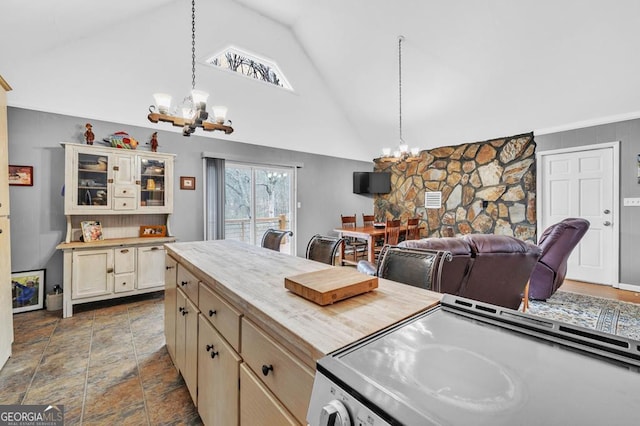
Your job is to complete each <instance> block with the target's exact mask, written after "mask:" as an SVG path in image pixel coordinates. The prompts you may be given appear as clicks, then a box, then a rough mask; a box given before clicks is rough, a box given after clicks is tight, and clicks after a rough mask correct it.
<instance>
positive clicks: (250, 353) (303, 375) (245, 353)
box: [242, 318, 314, 423]
mask: <svg viewBox="0 0 640 426" xmlns="http://www.w3.org/2000/svg"><path fill="white" fill-rule="evenodd" d="M242 358H243V359H244V360H245V361H246V362H247V364H249V367H251V369H252V370H253V371H254V372H255V374H256V376H258V377H259V378H260V380H262V382H263V383H265V384H266V385H267V387H268V388H269V389H270V390H271V392H273V394H274V395H275V396H276V397H277V398H278V399H279V400H280V402H282V404H284V406H285V407H286V408H287V409H288V410H289V411H290V412H291V413H292V414H293V415H294V416H295V417H296V419H298V421H299V422H301V423H305V422H306V415H307V408H308V406H309V398H310V397H311V389H312V387H313V375H314V374H313V371H312V370H311V369H310V368H309V367H307V366H306V365H304V364H302V363H301V362H300V361H298V360H297V359H296V358H295V357H294V356H293V355H291V354H290V353H289V351H287V350H286V349H284V348H283V347H282V346H280V345H279V344H278V343H277V342H276V341H274V340H273V339H272V338H271V337H269V336H267V335H266V334H265V333H264V332H263V331H262V330H260V329H259V328H258V326H256V325H255V324H253V323H252V322H251V321H249V320H247V319H246V318H242ZM265 373H266V374H265Z"/></svg>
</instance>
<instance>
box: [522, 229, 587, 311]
mask: <svg viewBox="0 0 640 426" xmlns="http://www.w3.org/2000/svg"><path fill="white" fill-rule="evenodd" d="M588 229H589V221H588V220H585V219H576V218H569V219H565V220H563V221H562V222H559V223H556V224H555V225H551V226H550V227H548V228H547V229H545V230H544V232H543V233H542V235H541V236H540V239H539V240H538V247H540V248H541V249H542V255H541V256H540V259H539V260H538V263H537V264H536V267H535V268H534V269H533V272H532V273H531V279H530V282H529V298H530V299H537V300H546V299H548V298H549V297H551V295H552V294H553V293H555V292H556V290H558V288H560V286H561V285H562V282H563V281H564V277H565V275H566V274H567V260H568V259H569V256H570V255H571V252H572V251H573V249H574V248H575V247H576V246H577V245H578V243H579V242H580V240H581V239H582V237H583V236H584V234H585V233H586V232H587V230H588Z"/></svg>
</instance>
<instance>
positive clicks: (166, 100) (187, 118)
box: [147, 0, 233, 136]
mask: <svg viewBox="0 0 640 426" xmlns="http://www.w3.org/2000/svg"><path fill="white" fill-rule="evenodd" d="M191 89H192V90H191V94H190V95H189V96H187V97H185V98H184V100H183V101H182V103H181V104H180V105H179V106H177V107H176V108H175V109H173V110H172V109H171V95H168V94H166V93H154V95H153V97H154V100H155V104H154V105H151V106H150V107H149V115H148V116H147V118H148V119H149V121H151V122H153V123H157V122H158V121H164V122H167V123H172V124H173V125H174V126H176V127H182V134H183V135H184V136H191V133H193V132H195V130H196V128H197V127H201V128H202V129H203V130H206V131H213V130H220V131H222V132H224V133H226V134H227V135H228V134H230V133H233V127H231V120H227V118H226V116H227V108H226V107H224V106H214V107H212V110H213V120H211V118H210V117H209V113H208V112H207V99H208V98H209V94H208V93H207V92H204V91H202V90H196V1H195V0H191ZM178 113H180V114H181V115H180V116H178V115H176V114H178ZM226 122H228V123H229V125H226V124H225V123H226Z"/></svg>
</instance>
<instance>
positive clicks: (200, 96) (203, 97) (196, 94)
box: [191, 89, 209, 109]
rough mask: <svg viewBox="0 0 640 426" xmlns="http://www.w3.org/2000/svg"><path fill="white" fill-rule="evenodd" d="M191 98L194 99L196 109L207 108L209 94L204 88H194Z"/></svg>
mask: <svg viewBox="0 0 640 426" xmlns="http://www.w3.org/2000/svg"><path fill="white" fill-rule="evenodd" d="M191 99H192V100H193V106H194V107H195V108H196V109H205V108H206V107H207V99H209V94H208V93H207V92H205V91H202V90H196V89H193V90H192V91H191Z"/></svg>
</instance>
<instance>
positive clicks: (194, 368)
mask: <svg viewBox="0 0 640 426" xmlns="http://www.w3.org/2000/svg"><path fill="white" fill-rule="evenodd" d="M176 304H177V312H176V365H177V367H178V370H180V374H182V378H183V379H184V382H185V384H186V385H187V389H189V394H190V395H191V399H192V400H193V403H194V404H196V406H197V405H198V313H199V312H198V308H197V306H196V304H195V303H193V302H192V301H191V300H189V297H188V296H187V295H186V294H185V293H184V292H183V291H182V290H181V289H178V291H177V295H176Z"/></svg>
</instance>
